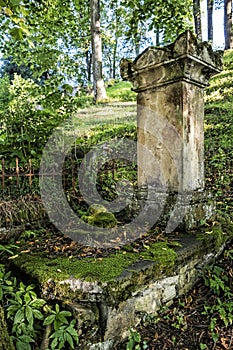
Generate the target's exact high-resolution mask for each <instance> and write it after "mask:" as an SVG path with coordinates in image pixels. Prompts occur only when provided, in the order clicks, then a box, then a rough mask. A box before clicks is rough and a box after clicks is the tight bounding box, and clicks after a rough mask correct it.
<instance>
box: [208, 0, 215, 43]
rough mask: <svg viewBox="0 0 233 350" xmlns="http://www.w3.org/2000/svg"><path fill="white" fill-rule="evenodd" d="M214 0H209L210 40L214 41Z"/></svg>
mask: <svg viewBox="0 0 233 350" xmlns="http://www.w3.org/2000/svg"><path fill="white" fill-rule="evenodd" d="M213 9H214V0H207V20H208V41H213Z"/></svg>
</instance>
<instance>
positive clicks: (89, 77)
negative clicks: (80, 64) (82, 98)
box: [86, 49, 92, 84]
mask: <svg viewBox="0 0 233 350" xmlns="http://www.w3.org/2000/svg"><path fill="white" fill-rule="evenodd" d="M91 56H92V54H91V52H90V50H89V49H87V50H86V65H87V81H88V83H89V84H90V83H91V66H92V57H91Z"/></svg>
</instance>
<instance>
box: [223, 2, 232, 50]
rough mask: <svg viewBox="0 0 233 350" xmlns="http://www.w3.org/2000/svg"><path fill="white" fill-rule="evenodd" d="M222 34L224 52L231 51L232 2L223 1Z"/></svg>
mask: <svg viewBox="0 0 233 350" xmlns="http://www.w3.org/2000/svg"><path fill="white" fill-rule="evenodd" d="M224 34H225V50H228V49H232V48H233V37H232V0H224Z"/></svg>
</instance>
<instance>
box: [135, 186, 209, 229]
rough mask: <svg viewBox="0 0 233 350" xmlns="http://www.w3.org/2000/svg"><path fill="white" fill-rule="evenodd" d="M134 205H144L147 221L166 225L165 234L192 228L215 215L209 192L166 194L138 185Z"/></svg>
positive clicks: (164, 226)
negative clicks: (135, 203)
mask: <svg viewBox="0 0 233 350" xmlns="http://www.w3.org/2000/svg"><path fill="white" fill-rule="evenodd" d="M136 201H137V202H138V203H137V205H136V207H138V206H140V208H141V210H142V208H144V211H146V213H147V214H146V216H147V218H148V222H149V223H150V224H151V223H153V225H158V226H161V227H162V228H165V230H166V232H167V233H170V232H173V231H174V230H175V229H177V228H179V229H182V230H184V231H186V232H187V231H190V230H195V229H197V228H199V227H200V226H202V225H203V224H204V223H205V222H206V221H209V220H213V219H214V217H215V203H214V201H213V198H212V195H211V193H210V192H208V191H204V190H203V191H193V192H183V193H166V192H163V191H158V190H155V189H154V188H143V187H141V188H140V189H139V191H138V193H137V196H136Z"/></svg>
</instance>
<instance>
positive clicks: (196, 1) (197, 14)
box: [193, 0, 202, 40]
mask: <svg viewBox="0 0 233 350" xmlns="http://www.w3.org/2000/svg"><path fill="white" fill-rule="evenodd" d="M200 1H201V0H193V16H194V23H195V32H196V35H197V38H198V39H199V40H202V29H201V7H200Z"/></svg>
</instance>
